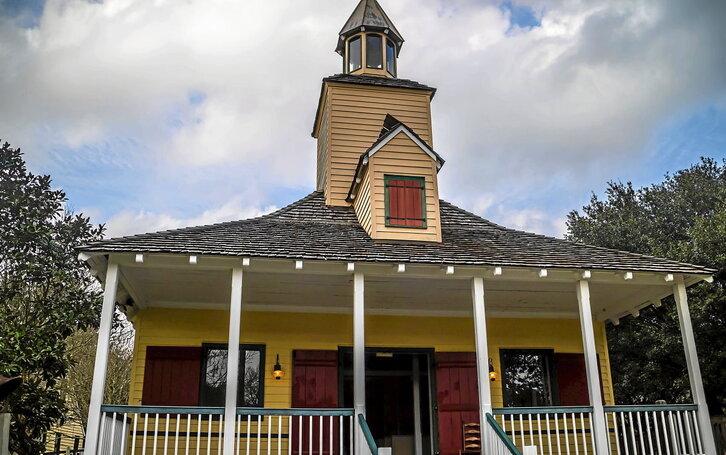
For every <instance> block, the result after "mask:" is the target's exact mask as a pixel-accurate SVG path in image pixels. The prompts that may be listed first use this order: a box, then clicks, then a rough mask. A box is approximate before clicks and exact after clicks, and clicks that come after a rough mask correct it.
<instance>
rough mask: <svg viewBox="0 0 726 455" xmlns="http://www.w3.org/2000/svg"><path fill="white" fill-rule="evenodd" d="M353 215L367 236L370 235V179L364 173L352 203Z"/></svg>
mask: <svg viewBox="0 0 726 455" xmlns="http://www.w3.org/2000/svg"><path fill="white" fill-rule="evenodd" d="M353 207H354V208H355V214H356V215H357V216H358V221H359V222H360V225H361V226H362V227H363V229H365V231H366V232H367V233H368V235H371V226H372V219H371V179H370V175H369V174H368V172H367V171H366V173H365V175H364V176H363V181H362V182H361V184H360V189H359V190H358V195H357V196H356V198H355V201H354V203H353Z"/></svg>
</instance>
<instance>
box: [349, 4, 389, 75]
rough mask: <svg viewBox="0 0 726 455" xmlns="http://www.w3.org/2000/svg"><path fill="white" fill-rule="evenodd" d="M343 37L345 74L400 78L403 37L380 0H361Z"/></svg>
mask: <svg viewBox="0 0 726 455" xmlns="http://www.w3.org/2000/svg"><path fill="white" fill-rule="evenodd" d="M339 35H340V36H339V37H338V45H337V47H336V49H335V51H336V52H337V53H339V54H340V55H342V56H343V68H344V72H345V73H349V74H365V75H369V76H385V77H396V72H397V68H396V59H397V57H398V54H399V52H401V46H403V37H402V36H401V33H400V32H399V31H398V29H397V28H396V26H395V25H393V22H392V21H391V19H390V18H389V17H388V15H387V14H386V12H385V11H383V8H381V5H380V4H378V1H377V0H360V3H358V6H356V7H355V9H354V10H353V14H351V15H350V17H349V18H348V20H347V21H346V22H345V25H344V26H343V28H342V29H340V34H339Z"/></svg>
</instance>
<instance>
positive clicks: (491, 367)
mask: <svg viewBox="0 0 726 455" xmlns="http://www.w3.org/2000/svg"><path fill="white" fill-rule="evenodd" d="M489 380H490V381H492V382H494V381H496V380H497V370H495V369H494V365H493V364H492V358H491V357H489Z"/></svg>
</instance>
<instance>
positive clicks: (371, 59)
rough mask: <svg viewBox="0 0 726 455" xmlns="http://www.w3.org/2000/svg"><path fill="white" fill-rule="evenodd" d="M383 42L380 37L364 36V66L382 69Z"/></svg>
mask: <svg viewBox="0 0 726 455" xmlns="http://www.w3.org/2000/svg"><path fill="white" fill-rule="evenodd" d="M382 47H383V42H382V41H381V35H366V66H367V67H368V68H377V69H383V56H382V55H381V54H382V52H383V49H382Z"/></svg>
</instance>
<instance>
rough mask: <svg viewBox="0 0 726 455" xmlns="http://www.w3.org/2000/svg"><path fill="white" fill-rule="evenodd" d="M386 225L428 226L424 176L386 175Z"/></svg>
mask: <svg viewBox="0 0 726 455" xmlns="http://www.w3.org/2000/svg"><path fill="white" fill-rule="evenodd" d="M384 181H385V204H386V226H393V227H411V228H424V229H425V228H426V195H425V182H424V179H423V177H408V176H399V175H386V176H385V178H384Z"/></svg>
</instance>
